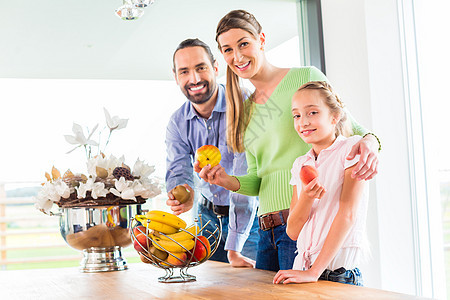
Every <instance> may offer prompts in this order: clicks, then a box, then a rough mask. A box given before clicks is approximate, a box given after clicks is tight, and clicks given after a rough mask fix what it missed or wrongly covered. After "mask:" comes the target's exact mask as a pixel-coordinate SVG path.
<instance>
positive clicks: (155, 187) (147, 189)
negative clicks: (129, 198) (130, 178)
mask: <svg viewBox="0 0 450 300" xmlns="http://www.w3.org/2000/svg"><path fill="white" fill-rule="evenodd" d="M135 182H137V183H136V189H135V192H136V191H139V195H138V194H136V196H141V197H142V198H144V199H147V198H153V197H155V196H157V195H159V194H161V188H160V184H159V183H158V182H153V181H152V180H150V179H148V178H141V179H140V180H135ZM141 187H142V189H141V190H139V188H141Z"/></svg>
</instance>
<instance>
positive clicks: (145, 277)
mask: <svg viewBox="0 0 450 300" xmlns="http://www.w3.org/2000/svg"><path fill="white" fill-rule="evenodd" d="M188 273H189V274H191V275H195V276H196V277H197V281H193V282H187V283H160V282H158V277H160V276H164V275H165V271H164V270H162V269H159V268H156V267H154V266H152V265H146V264H144V263H134V264H129V269H128V270H125V271H116V272H101V273H81V272H80V271H79V269H78V268H63V269H41V270H20V271H0V298H1V299H183V300H188V299H214V300H218V299H232V300H244V299H365V300H367V299H423V298H418V297H414V296H409V295H403V294H398V293H392V292H387V291H382V290H376V289H371V288H365V287H356V286H352V285H347V284H340V283H334V282H329V281H319V282H316V283H306V284H288V285H274V284H272V279H273V276H274V275H275V273H274V272H270V271H263V270H258V269H244V268H232V267H231V266H230V265H228V264H225V263H219V262H213V261H207V262H205V263H204V264H202V265H199V266H197V267H194V268H191V269H189V270H188ZM175 274H177V275H178V270H176V273H175Z"/></svg>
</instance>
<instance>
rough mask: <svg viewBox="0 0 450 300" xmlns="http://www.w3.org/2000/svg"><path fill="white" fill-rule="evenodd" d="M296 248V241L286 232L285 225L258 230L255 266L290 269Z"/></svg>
mask: <svg viewBox="0 0 450 300" xmlns="http://www.w3.org/2000/svg"><path fill="white" fill-rule="evenodd" d="M296 250H297V242H295V241H293V240H291V239H290V238H289V236H288V235H287V234H286V225H279V226H276V227H274V228H272V229H269V230H267V231H263V230H259V244H258V254H257V255H256V268H257V269H263V270H269V271H279V270H289V269H292V265H293V264H294V258H295V256H296V254H295V251H296Z"/></svg>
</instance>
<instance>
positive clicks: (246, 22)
mask: <svg viewBox="0 0 450 300" xmlns="http://www.w3.org/2000/svg"><path fill="white" fill-rule="evenodd" d="M234 28H237V29H242V30H245V31H247V32H249V33H250V34H251V35H253V36H254V37H255V38H256V39H258V38H259V34H260V33H261V31H262V27H261V25H260V24H259V23H258V21H257V20H256V18H255V16H253V15H252V14H251V13H249V12H247V11H245V10H233V11H230V12H229V13H228V14H226V15H225V16H224V17H223V18H222V19H221V20H220V21H219V24H218V25H217V29H216V42H217V44H218V46H219V50H221V48H220V44H219V41H218V38H219V36H220V35H221V34H222V33H224V32H227V31H228V30H230V29H234ZM225 97H226V102H227V144H228V147H229V148H230V149H231V150H233V152H244V150H245V149H244V132H245V130H246V128H247V126H248V124H249V122H250V118H251V114H252V110H253V106H254V104H253V102H252V101H249V103H247V104H244V100H245V98H247V97H248V94H246V93H244V91H243V90H242V88H241V83H240V78H239V76H237V75H236V74H235V73H234V72H233V71H232V70H231V69H230V67H229V66H227V84H226V93H225Z"/></svg>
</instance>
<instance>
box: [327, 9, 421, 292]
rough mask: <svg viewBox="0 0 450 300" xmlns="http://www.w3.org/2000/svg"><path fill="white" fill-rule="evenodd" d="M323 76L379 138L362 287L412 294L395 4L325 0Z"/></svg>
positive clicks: (411, 247)
mask: <svg viewBox="0 0 450 300" xmlns="http://www.w3.org/2000/svg"><path fill="white" fill-rule="evenodd" d="M322 13H323V29H324V44H325V63H326V69H327V76H328V78H329V79H330V80H331V82H332V84H333V85H334V87H335V88H336V90H337V91H338V93H339V94H340V95H341V96H342V98H343V99H344V101H345V102H346V104H347V107H348V108H349V110H350V111H351V112H352V114H353V116H354V117H355V118H356V119H357V120H358V121H359V122H360V123H362V124H363V125H365V126H366V127H368V128H370V129H372V130H373V131H374V132H375V133H376V134H377V135H378V136H379V137H380V139H381V141H382V147H383V150H382V152H381V155H380V160H381V164H380V166H379V174H378V176H377V177H376V179H375V180H372V181H371V183H370V188H371V195H370V205H369V212H368V226H367V228H368V235H369V241H370V243H371V245H372V247H371V250H372V254H373V257H372V259H371V261H369V262H368V263H367V264H366V265H364V266H363V267H362V269H363V275H364V277H365V283H366V286H369V287H375V288H382V289H387V290H391V291H396V292H401V293H407V294H416V293H417V290H416V288H417V286H416V282H415V280H416V279H415V261H414V257H415V255H414V254H415V253H414V251H415V247H414V245H415V243H414V239H413V236H414V235H413V220H412V205H411V200H410V199H411V194H410V179H409V178H410V174H409V164H408V160H409V157H408V155H409V152H408V144H407V143H408V141H407V128H406V116H405V104H404V91H403V77H402V76H403V75H402V60H401V44H400V32H399V22H398V14H397V3H396V1H391V0H378V1H361V0H341V1H333V0H322Z"/></svg>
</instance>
